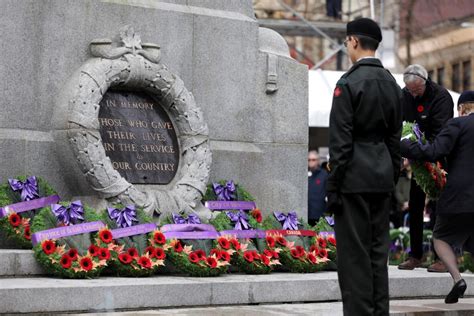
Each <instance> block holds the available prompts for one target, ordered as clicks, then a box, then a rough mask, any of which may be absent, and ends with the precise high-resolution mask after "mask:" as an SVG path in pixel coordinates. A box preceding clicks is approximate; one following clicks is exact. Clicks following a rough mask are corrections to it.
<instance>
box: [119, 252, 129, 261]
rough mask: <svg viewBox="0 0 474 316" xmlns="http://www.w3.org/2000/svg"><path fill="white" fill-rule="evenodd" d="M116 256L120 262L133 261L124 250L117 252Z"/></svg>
mask: <svg viewBox="0 0 474 316" xmlns="http://www.w3.org/2000/svg"><path fill="white" fill-rule="evenodd" d="M118 258H119V260H120V262H122V263H124V264H130V263H131V262H132V261H133V258H132V256H130V255H129V254H128V253H126V252H124V253H121V254H119V256H118Z"/></svg>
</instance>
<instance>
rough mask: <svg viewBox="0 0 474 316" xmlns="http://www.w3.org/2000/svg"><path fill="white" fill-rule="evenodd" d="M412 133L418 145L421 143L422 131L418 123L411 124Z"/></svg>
mask: <svg viewBox="0 0 474 316" xmlns="http://www.w3.org/2000/svg"><path fill="white" fill-rule="evenodd" d="M412 129H413V133H414V134H415V137H416V140H417V141H418V143H419V144H420V145H422V144H423V141H422V140H423V132H422V131H421V129H420V125H418V123H415V124H413V128H412Z"/></svg>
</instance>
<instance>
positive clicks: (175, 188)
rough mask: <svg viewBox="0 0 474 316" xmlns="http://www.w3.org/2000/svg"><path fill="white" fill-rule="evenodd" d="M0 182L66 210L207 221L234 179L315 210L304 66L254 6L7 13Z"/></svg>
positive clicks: (260, 193)
mask: <svg viewBox="0 0 474 316" xmlns="http://www.w3.org/2000/svg"><path fill="white" fill-rule="evenodd" d="M0 12H2V13H3V14H2V23H1V25H2V26H3V32H1V33H0V42H1V43H3V50H2V51H3V58H2V59H1V60H0V73H1V75H2V79H3V80H2V81H0V91H1V92H2V95H1V98H0V107H1V109H2V112H3V115H2V116H1V117H0V124H1V125H0V144H1V148H2V151H1V154H0V155H1V156H0V157H1V159H0V165H1V168H0V176H1V178H0V179H1V181H5V180H6V179H7V178H9V177H14V176H16V175H18V174H29V175H31V174H34V175H38V176H42V177H44V178H45V179H47V180H48V181H49V182H50V183H51V184H52V185H53V186H54V187H55V188H56V189H57V190H58V192H59V193H60V195H61V197H62V198H63V199H72V198H81V199H82V200H84V201H85V202H86V203H89V204H91V205H92V206H95V207H105V205H106V204H107V203H108V202H121V203H124V204H127V203H134V204H136V205H138V206H141V207H143V208H144V209H145V210H146V211H147V212H149V213H150V214H159V213H161V212H176V211H192V210H196V211H198V212H200V211H205V209H204V207H203V206H202V204H201V198H202V195H203V194H204V192H205V190H206V185H207V184H208V183H209V182H212V181H217V180H220V179H232V180H234V181H235V182H237V183H240V184H241V185H243V186H245V188H246V189H247V190H248V191H250V192H251V193H252V194H253V195H254V197H255V198H256V201H257V204H258V206H259V207H260V208H261V209H262V210H263V211H274V210H279V211H289V210H296V211H297V212H298V213H299V215H301V216H303V217H306V209H307V179H306V174H307V166H306V151H307V137H308V133H307V121H308V120H307V68H306V66H304V65H301V64H299V63H298V62H297V61H295V60H293V59H292V58H291V57H290V56H289V50H288V46H287V44H286V42H285V40H284V39H283V38H282V37H281V36H280V35H278V34H277V33H276V32H274V31H272V30H269V29H264V28H260V27H259V26H258V22H257V21H256V19H255V18H254V14H253V9H252V1H250V0H213V1H207V0H163V1H154V0H128V1H125V0H102V1H99V0H84V1H74V0H5V1H1V2H0Z"/></svg>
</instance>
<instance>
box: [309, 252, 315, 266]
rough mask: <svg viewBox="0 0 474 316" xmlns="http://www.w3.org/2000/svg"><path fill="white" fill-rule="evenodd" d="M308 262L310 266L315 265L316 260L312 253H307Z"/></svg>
mask: <svg viewBox="0 0 474 316" xmlns="http://www.w3.org/2000/svg"><path fill="white" fill-rule="evenodd" d="M308 260H309V262H311V263H312V264H315V263H316V261H317V259H316V256H315V255H313V254H312V253H308Z"/></svg>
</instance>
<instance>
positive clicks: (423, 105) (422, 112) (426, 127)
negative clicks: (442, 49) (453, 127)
mask: <svg viewBox="0 0 474 316" xmlns="http://www.w3.org/2000/svg"><path fill="white" fill-rule="evenodd" d="M403 80H404V81H405V88H403V105H402V111H403V120H404V121H408V122H416V123H418V124H419V126H420V129H421V131H422V132H424V133H425V136H426V138H427V139H428V140H433V139H434V138H435V137H436V135H438V133H439V132H440V131H441V129H442V128H443V126H444V125H445V123H446V122H447V121H448V120H449V119H450V118H452V117H453V108H454V103H453V99H452V98H451V95H450V94H449V92H448V91H447V90H446V89H445V88H443V87H441V86H440V85H438V84H436V83H434V82H433V81H431V79H430V78H429V77H428V72H427V71H426V69H425V68H424V67H423V66H420V65H410V66H408V67H407V68H406V69H405V71H404V73H403ZM425 199H426V195H425V193H424V192H423V190H421V188H420V187H419V186H418V185H417V184H416V182H415V181H414V180H413V179H412V181H411V187H410V201H409V209H408V210H409V214H410V247H411V253H410V256H409V258H408V259H407V260H406V261H405V262H403V263H401V264H400V265H399V266H398V268H399V269H402V270H413V269H415V268H418V267H421V259H422V256H423V210H424V208H425ZM428 271H430V272H446V271H447V269H446V267H445V266H444V264H443V263H442V262H441V261H439V260H436V261H435V263H434V264H432V265H431V266H429V267H428Z"/></svg>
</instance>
